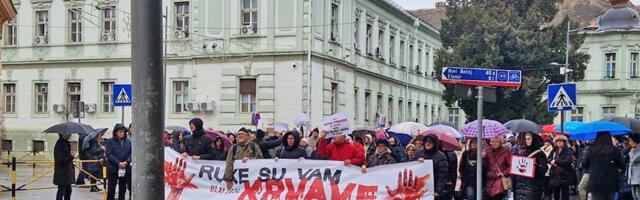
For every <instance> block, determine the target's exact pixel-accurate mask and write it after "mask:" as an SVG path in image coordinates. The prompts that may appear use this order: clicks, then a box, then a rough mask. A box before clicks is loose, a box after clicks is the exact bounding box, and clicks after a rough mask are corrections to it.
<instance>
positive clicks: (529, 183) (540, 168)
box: [513, 134, 548, 200]
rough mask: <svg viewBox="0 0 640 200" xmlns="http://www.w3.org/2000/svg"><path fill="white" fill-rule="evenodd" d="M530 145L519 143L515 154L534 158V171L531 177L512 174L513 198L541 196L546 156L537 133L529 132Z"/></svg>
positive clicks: (518, 199) (521, 198)
mask: <svg viewBox="0 0 640 200" xmlns="http://www.w3.org/2000/svg"><path fill="white" fill-rule="evenodd" d="M531 139H532V141H531V146H529V147H527V146H526V145H525V144H519V145H518V150H517V151H516V153H515V155H518V156H522V157H529V155H531V158H534V159H535V172H534V177H533V178H528V177H523V176H513V189H514V194H513V195H514V199H517V200H537V199H541V198H542V192H543V189H544V187H545V173H546V172H547V169H548V165H547V156H546V154H545V153H544V151H542V147H543V146H544V143H543V141H542V137H540V136H539V135H538V134H531Z"/></svg>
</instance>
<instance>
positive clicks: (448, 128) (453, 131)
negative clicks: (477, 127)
mask: <svg viewBox="0 0 640 200" xmlns="http://www.w3.org/2000/svg"><path fill="white" fill-rule="evenodd" d="M427 128H429V129H433V130H438V131H442V132H445V133H448V134H449V135H452V136H453V137H455V138H456V139H462V138H463V136H462V134H460V131H458V130H457V129H455V128H453V127H451V126H447V125H442V124H438V125H433V126H429V127H427Z"/></svg>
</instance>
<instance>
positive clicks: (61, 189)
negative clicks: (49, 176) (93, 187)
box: [56, 185, 71, 200]
mask: <svg viewBox="0 0 640 200" xmlns="http://www.w3.org/2000/svg"><path fill="white" fill-rule="evenodd" d="M70 199H71V185H58V192H57V193H56V200H70Z"/></svg>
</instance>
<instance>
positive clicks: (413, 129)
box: [389, 122, 429, 136]
mask: <svg viewBox="0 0 640 200" xmlns="http://www.w3.org/2000/svg"><path fill="white" fill-rule="evenodd" d="M427 130H429V128H427V126H425V125H424V124H420V123H416V122H403V123H399V124H396V125H394V126H391V128H389V131H391V132H394V133H404V134H407V135H410V136H416V135H418V134H420V133H422V132H425V131H427Z"/></svg>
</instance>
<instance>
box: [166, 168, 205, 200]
mask: <svg viewBox="0 0 640 200" xmlns="http://www.w3.org/2000/svg"><path fill="white" fill-rule="evenodd" d="M186 169H187V161H185V160H182V159H181V158H176V161H175V162H174V163H171V162H167V161H165V162H164V182H166V183H167V184H168V185H169V187H170V188H171V191H170V192H169V196H168V197H167V200H178V199H180V195H182V191H183V190H184V189H185V188H189V189H198V186H196V185H194V184H193V183H191V179H193V177H194V176H195V174H191V175H190V176H185V174H184V171H185V170H186Z"/></svg>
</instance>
